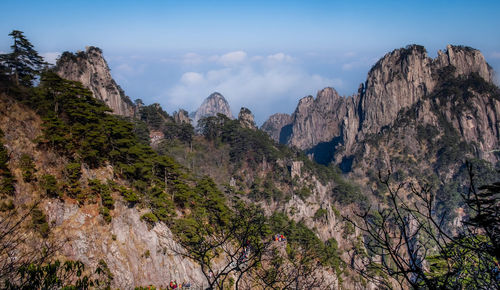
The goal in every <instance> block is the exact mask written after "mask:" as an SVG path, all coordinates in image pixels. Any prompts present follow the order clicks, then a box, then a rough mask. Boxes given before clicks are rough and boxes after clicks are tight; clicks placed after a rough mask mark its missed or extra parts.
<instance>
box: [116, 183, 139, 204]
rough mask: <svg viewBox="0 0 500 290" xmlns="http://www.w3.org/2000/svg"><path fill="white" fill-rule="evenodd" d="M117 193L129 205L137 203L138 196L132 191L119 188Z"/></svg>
mask: <svg viewBox="0 0 500 290" xmlns="http://www.w3.org/2000/svg"><path fill="white" fill-rule="evenodd" d="M118 191H119V192H120V194H121V195H122V196H123V198H124V199H125V201H128V202H129V203H130V204H131V205H134V204H136V203H138V202H139V196H138V195H137V193H136V192H135V191H133V190H132V189H128V188H126V187H124V186H120V187H119V188H118Z"/></svg>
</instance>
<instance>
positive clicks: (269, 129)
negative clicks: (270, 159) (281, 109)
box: [260, 113, 292, 143]
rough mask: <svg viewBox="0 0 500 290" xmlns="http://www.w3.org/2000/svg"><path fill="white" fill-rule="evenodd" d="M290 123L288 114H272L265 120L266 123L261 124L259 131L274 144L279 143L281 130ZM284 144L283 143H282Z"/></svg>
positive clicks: (290, 118) (290, 119)
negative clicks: (274, 142)
mask: <svg viewBox="0 0 500 290" xmlns="http://www.w3.org/2000/svg"><path fill="white" fill-rule="evenodd" d="M291 122H292V117H291V116H290V115H289V114H281V113H277V114H273V115H271V116H270V117H269V119H267V121H265V122H264V124H262V126H261V127H260V129H261V130H262V131H264V132H266V133H267V134H269V136H271V138H273V139H274V141H276V142H280V133H281V128H283V127H285V126H286V125H289V124H290V123H291ZM282 143H285V142H282Z"/></svg>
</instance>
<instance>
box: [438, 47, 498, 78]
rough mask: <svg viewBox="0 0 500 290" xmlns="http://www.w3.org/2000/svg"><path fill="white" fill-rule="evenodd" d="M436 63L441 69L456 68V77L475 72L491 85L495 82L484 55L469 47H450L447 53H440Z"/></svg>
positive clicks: (447, 48)
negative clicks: (449, 66)
mask: <svg viewBox="0 0 500 290" xmlns="http://www.w3.org/2000/svg"><path fill="white" fill-rule="evenodd" d="M436 62H437V63H438V66H440V67H446V66H448V65H451V66H454V67H455V68H456V72H455V74H456V76H457V75H468V74H470V73H473V72H475V73H477V74H479V76H481V77H482V78H483V79H484V80H486V81H487V82H489V83H492V82H493V80H494V71H493V69H492V68H491V67H490V66H489V65H488V63H487V62H486V60H485V59H484V56H483V54H482V53H481V52H480V51H479V50H477V49H474V48H471V47H468V46H454V45H448V46H447V47H446V51H445V52H442V51H441V50H439V51H438V57H437V59H436Z"/></svg>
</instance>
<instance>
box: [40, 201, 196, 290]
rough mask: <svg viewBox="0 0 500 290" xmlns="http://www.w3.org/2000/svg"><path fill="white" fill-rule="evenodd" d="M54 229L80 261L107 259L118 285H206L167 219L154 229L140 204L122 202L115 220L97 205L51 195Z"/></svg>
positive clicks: (70, 255) (49, 209)
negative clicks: (145, 219)
mask: <svg viewBox="0 0 500 290" xmlns="http://www.w3.org/2000/svg"><path fill="white" fill-rule="evenodd" d="M44 207H45V211H46V212H47V214H48V218H49V222H50V223H51V224H52V226H53V232H54V234H57V235H59V236H61V237H62V236H64V237H65V238H67V239H69V242H68V243H66V244H65V245H64V248H63V250H62V254H63V255H64V256H66V257H68V258H70V259H74V260H80V261H82V262H84V263H85V264H86V265H87V266H89V267H90V268H95V267H97V263H98V262H99V260H101V259H102V260H104V261H106V263H107V265H108V267H109V269H110V270H111V272H112V273H113V276H114V279H113V286H114V288H115V287H117V288H120V289H132V288H134V286H147V285H156V286H158V287H159V286H161V285H163V286H167V285H168V283H169V282H170V280H174V279H175V280H177V281H179V282H182V281H189V282H191V284H192V285H194V284H195V285H200V286H201V285H202V283H203V281H204V277H203V274H202V273H201V271H200V268H199V266H198V265H197V264H195V263H193V262H191V261H190V260H188V259H185V258H183V257H182V256H180V255H178V254H176V253H175V252H174V251H173V250H175V249H177V250H179V249H180V246H179V245H177V244H176V243H175V242H174V239H173V236H172V232H171V231H170V229H169V228H168V227H167V226H165V225H164V224H162V223H157V224H156V225H155V226H154V227H153V228H152V229H148V226H147V224H146V223H145V222H143V221H141V220H140V214H139V212H138V211H137V209H135V208H129V207H128V206H127V205H125V204H123V203H120V202H117V203H115V209H114V210H113V220H112V222H111V224H107V223H106V222H104V220H103V219H102V217H101V216H100V215H99V209H98V206H97V205H88V206H84V207H79V206H78V205H76V204H71V203H69V202H60V201H57V200H49V201H47V202H46V203H45V205H44Z"/></svg>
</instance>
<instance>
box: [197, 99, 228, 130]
mask: <svg viewBox="0 0 500 290" xmlns="http://www.w3.org/2000/svg"><path fill="white" fill-rule="evenodd" d="M219 113H220V114H224V115H226V116H227V117H228V118H230V119H233V115H232V114H231V108H230V107H229V103H228V102H227V101H226V99H225V98H224V96H223V95H221V94H220V93H218V92H214V93H212V94H211V95H210V96H208V98H206V99H205V101H203V103H202V104H201V106H200V107H199V108H198V110H196V111H195V112H192V113H191V117H192V119H193V125H194V126H195V127H196V125H197V124H198V121H199V120H200V119H202V118H204V117H209V116H216V115H217V114H219Z"/></svg>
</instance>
